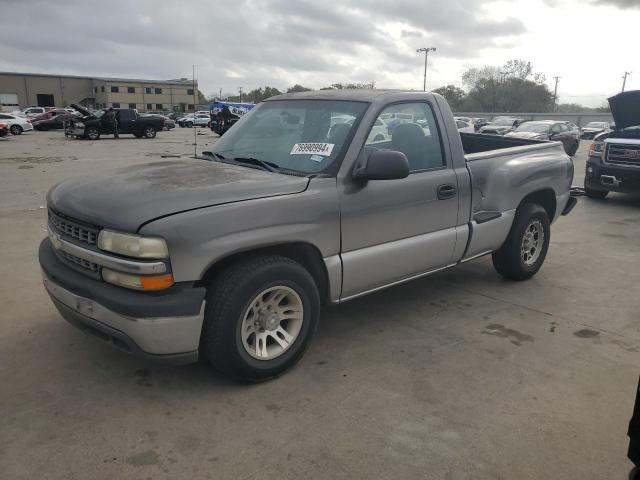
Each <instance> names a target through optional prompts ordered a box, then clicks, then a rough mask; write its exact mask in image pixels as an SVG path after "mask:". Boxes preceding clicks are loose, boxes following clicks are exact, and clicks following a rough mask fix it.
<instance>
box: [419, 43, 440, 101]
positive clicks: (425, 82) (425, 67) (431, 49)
mask: <svg viewBox="0 0 640 480" xmlns="http://www.w3.org/2000/svg"><path fill="white" fill-rule="evenodd" d="M435 51H436V49H435V47H425V48H418V49H417V50H416V52H417V53H422V52H424V82H423V84H422V90H424V91H425V92H426V91H427V59H428V58H429V52H435Z"/></svg>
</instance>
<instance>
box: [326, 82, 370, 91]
mask: <svg viewBox="0 0 640 480" xmlns="http://www.w3.org/2000/svg"><path fill="white" fill-rule="evenodd" d="M373 88H374V83H373V82H366V83H332V84H331V86H329V87H322V88H321V89H320V90H365V89H373Z"/></svg>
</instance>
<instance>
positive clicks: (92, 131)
mask: <svg viewBox="0 0 640 480" xmlns="http://www.w3.org/2000/svg"><path fill="white" fill-rule="evenodd" d="M84 135H85V137H87V138H88V139H89V140H98V139H99V138H100V131H99V130H98V129H97V128H96V127H89V128H87V130H85V132H84Z"/></svg>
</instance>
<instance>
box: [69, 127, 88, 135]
mask: <svg viewBox="0 0 640 480" xmlns="http://www.w3.org/2000/svg"><path fill="white" fill-rule="evenodd" d="M67 134H68V135H75V136H79V137H84V128H75V127H74V128H67Z"/></svg>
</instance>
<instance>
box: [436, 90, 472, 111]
mask: <svg viewBox="0 0 640 480" xmlns="http://www.w3.org/2000/svg"><path fill="white" fill-rule="evenodd" d="M433 93H438V94H440V95H442V96H443V97H444V98H445V99H446V100H447V102H448V103H449V106H450V107H451V110H453V111H454V112H456V111H460V108H461V107H462V104H463V102H464V99H465V97H466V93H465V91H464V90H463V89H461V88H460V87H456V86H455V85H445V86H444V87H440V88H437V89H435V90H434V91H433Z"/></svg>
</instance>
